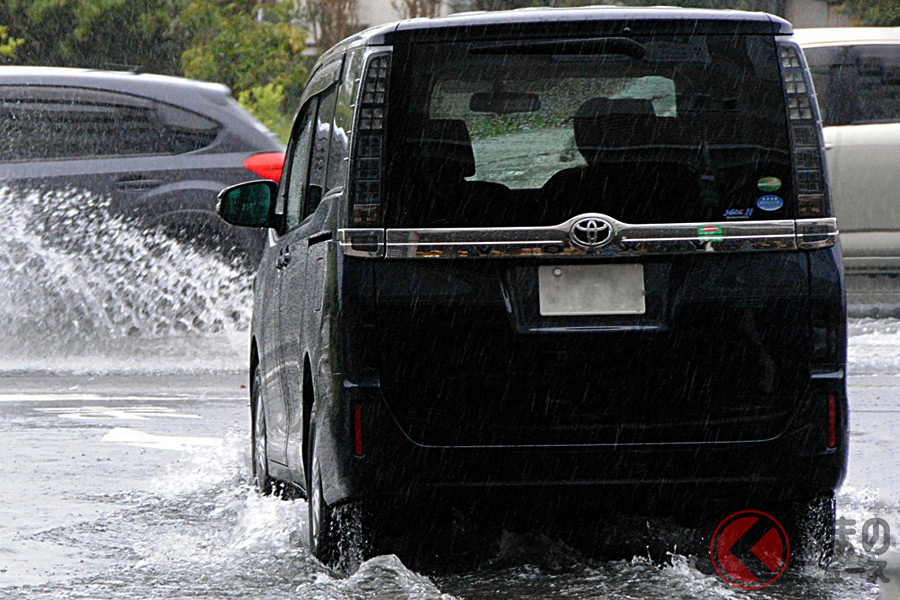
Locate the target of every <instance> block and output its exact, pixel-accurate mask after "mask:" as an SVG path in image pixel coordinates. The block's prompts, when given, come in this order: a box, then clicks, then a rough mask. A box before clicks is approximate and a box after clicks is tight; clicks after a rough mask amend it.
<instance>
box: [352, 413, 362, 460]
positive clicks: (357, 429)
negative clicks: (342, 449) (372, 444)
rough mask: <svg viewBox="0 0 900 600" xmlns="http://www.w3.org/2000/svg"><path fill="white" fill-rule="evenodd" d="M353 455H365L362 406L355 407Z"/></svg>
mask: <svg viewBox="0 0 900 600" xmlns="http://www.w3.org/2000/svg"><path fill="white" fill-rule="evenodd" d="M353 455H354V456H362V455H363V438H362V404H354V405H353Z"/></svg>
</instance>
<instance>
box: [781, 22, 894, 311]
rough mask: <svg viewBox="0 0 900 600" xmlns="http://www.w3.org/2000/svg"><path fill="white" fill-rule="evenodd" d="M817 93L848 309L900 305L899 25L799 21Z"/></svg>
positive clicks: (797, 36) (889, 308) (797, 37)
mask: <svg viewBox="0 0 900 600" xmlns="http://www.w3.org/2000/svg"><path fill="white" fill-rule="evenodd" d="M794 39H795V40H796V41H797V42H798V43H799V44H800V45H801V46H802V47H803V52H804V53H805V54H806V59H807V61H808V63H809V68H810V71H811V72H812V78H813V85H814V86H815V89H816V95H817V96H818V101H819V109H820V111H821V114H822V124H823V125H824V126H825V129H824V131H825V147H826V150H827V151H826V158H827V163H828V170H829V176H830V178H831V191H832V198H833V202H834V210H835V213H836V214H837V218H838V227H839V228H840V231H841V240H842V244H843V251H844V266H845V268H846V275H847V279H846V282H847V289H848V293H849V301H850V310H851V315H869V316H885V315H895V316H896V315H897V314H898V313H900V27H847V28H840V27H832V28H822V29H798V30H796V31H795V34H794Z"/></svg>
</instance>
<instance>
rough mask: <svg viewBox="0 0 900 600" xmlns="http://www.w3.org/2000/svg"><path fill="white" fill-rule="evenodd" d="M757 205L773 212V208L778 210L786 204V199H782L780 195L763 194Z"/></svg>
mask: <svg viewBox="0 0 900 600" xmlns="http://www.w3.org/2000/svg"><path fill="white" fill-rule="evenodd" d="M756 205H757V206H758V207H759V208H760V209H761V210H766V211H769V212H772V211H773V210H778V209H779V208H781V207H782V206H784V200H782V199H781V198H780V197H778V196H763V197H762V198H760V199H759V200H757V201H756Z"/></svg>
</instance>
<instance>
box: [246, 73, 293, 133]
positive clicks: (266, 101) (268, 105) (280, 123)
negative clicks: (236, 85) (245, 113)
mask: <svg viewBox="0 0 900 600" xmlns="http://www.w3.org/2000/svg"><path fill="white" fill-rule="evenodd" d="M284 98H285V95H284V86H282V85H278V84H275V83H268V84H266V85H258V86H255V87H252V88H250V89H249V90H244V91H242V92H239V93H238V96H237V101H238V102H240V104H241V106H243V107H244V108H246V109H247V110H249V111H250V112H251V113H253V115H254V116H255V117H256V118H257V119H259V120H260V121H261V122H262V124H263V125H265V126H266V127H268V128H269V129H270V130H271V131H273V132H275V133H276V134H277V135H278V137H279V138H281V141H283V142H287V139H288V136H289V135H290V133H291V131H290V129H291V119H290V118H289V117H288V116H287V115H285V114H284V113H282V112H281V107H282V106H283V105H284Z"/></svg>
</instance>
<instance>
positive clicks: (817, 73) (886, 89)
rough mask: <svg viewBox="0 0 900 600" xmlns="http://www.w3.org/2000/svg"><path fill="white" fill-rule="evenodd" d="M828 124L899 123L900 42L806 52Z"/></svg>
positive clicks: (813, 49)
mask: <svg viewBox="0 0 900 600" xmlns="http://www.w3.org/2000/svg"><path fill="white" fill-rule="evenodd" d="M803 53H804V54H806V60H807V62H808V63H809V70H810V71H811V72H812V76H813V83H814V85H815V88H816V96H818V100H819V109H820V110H821V111H822V121H823V123H824V124H825V125H865V124H868V123H897V122H900V44H883V45H868V46H862V45H860V46H830V47H827V48H807V49H804V51H803Z"/></svg>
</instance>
